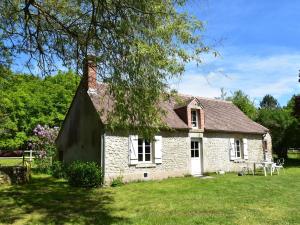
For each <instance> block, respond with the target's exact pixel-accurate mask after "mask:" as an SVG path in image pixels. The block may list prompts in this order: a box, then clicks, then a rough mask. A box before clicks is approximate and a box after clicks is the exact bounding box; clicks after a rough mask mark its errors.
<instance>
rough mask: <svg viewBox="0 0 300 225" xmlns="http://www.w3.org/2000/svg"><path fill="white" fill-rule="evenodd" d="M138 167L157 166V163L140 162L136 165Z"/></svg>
mask: <svg viewBox="0 0 300 225" xmlns="http://www.w3.org/2000/svg"><path fill="white" fill-rule="evenodd" d="M135 167H136V168H155V167H156V164H155V163H139V164H137V165H136V166H135Z"/></svg>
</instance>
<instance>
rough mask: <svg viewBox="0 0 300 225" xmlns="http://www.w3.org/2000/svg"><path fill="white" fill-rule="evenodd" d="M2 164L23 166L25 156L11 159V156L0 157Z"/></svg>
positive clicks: (0, 163)
mask: <svg viewBox="0 0 300 225" xmlns="http://www.w3.org/2000/svg"><path fill="white" fill-rule="evenodd" d="M0 165H1V166H21V165H23V158H22V157H20V158H18V159H9V158H5V159H4V158H0Z"/></svg>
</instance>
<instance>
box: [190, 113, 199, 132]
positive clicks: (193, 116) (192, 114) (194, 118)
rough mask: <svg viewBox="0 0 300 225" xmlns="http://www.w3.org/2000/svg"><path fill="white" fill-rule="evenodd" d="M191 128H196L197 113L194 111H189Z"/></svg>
mask: <svg viewBox="0 0 300 225" xmlns="http://www.w3.org/2000/svg"><path fill="white" fill-rule="evenodd" d="M191 123H192V128H198V113H197V111H196V110H191Z"/></svg>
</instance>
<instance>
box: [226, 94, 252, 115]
mask: <svg viewBox="0 0 300 225" xmlns="http://www.w3.org/2000/svg"><path fill="white" fill-rule="evenodd" d="M227 100H230V101H232V103H233V104H235V105H236V106H237V107H238V108H239V109H240V110H241V111H242V112H244V113H245V114H246V115H247V116H248V117H249V118H250V119H255V118H256V116H257V110H256V108H255V105H254V103H253V102H252V101H251V100H250V98H249V96H248V95H246V94H245V93H243V92H242V91H241V90H238V91H236V92H234V93H233V95H232V96H231V97H229V98H227Z"/></svg>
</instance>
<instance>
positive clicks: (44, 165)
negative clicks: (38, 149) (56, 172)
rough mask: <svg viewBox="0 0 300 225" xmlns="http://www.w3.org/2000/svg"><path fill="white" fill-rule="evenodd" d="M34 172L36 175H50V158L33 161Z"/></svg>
mask: <svg viewBox="0 0 300 225" xmlns="http://www.w3.org/2000/svg"><path fill="white" fill-rule="evenodd" d="M34 165H35V168H34V171H35V172H37V173H45V174H50V173H51V166H52V159H51V158H50V157H44V158H39V159H37V160H36V159H35V160H34Z"/></svg>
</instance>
